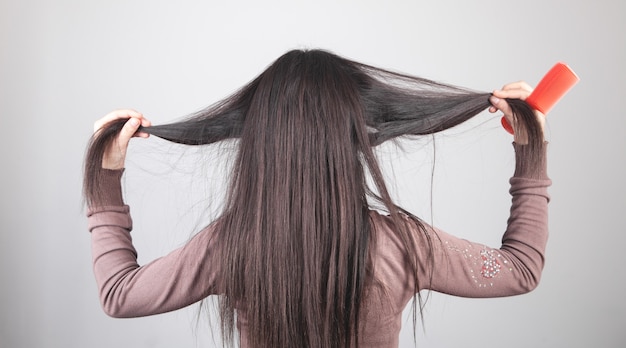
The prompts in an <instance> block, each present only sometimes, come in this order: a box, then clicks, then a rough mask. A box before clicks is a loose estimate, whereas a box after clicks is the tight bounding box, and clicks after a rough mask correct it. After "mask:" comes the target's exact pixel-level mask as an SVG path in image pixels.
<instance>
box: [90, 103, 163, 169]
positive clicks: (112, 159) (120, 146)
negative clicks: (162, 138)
mask: <svg viewBox="0 0 626 348" xmlns="http://www.w3.org/2000/svg"><path fill="white" fill-rule="evenodd" d="M119 119H126V120H127V121H126V123H125V124H124V127H123V128H122V130H121V132H120V134H119V136H118V137H117V139H115V141H114V142H113V143H112V144H111V145H110V146H109V148H107V149H106V150H105V152H104V155H103V157H102V168H105V169H122V168H124V162H125V160H126V149H127V148H128V142H129V141H130V138H132V137H142V138H147V137H148V136H149V135H148V133H145V132H137V130H138V129H139V126H144V127H149V126H150V125H151V124H150V121H149V120H148V119H146V118H145V117H143V115H142V114H141V113H140V112H137V111H135V110H130V109H123V110H115V111H112V112H110V113H108V114H107V115H105V116H104V117H102V118H101V119H99V120H98V121H96V122H95V123H94V126H93V129H94V133H97V132H98V131H99V130H100V129H101V128H102V127H103V126H104V125H106V124H107V123H109V122H112V121H115V120H119Z"/></svg>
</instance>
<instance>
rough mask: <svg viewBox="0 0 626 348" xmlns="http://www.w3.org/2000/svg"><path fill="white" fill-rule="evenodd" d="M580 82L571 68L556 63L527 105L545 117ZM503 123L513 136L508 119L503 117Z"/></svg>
mask: <svg viewBox="0 0 626 348" xmlns="http://www.w3.org/2000/svg"><path fill="white" fill-rule="evenodd" d="M579 80H580V78H578V76H577V75H576V73H574V71H573V70H572V69H570V67H569V66H567V65H566V64H564V63H560V62H559V63H556V64H555V65H554V66H553V67H552V69H550V71H548V73H547V74H546V75H545V76H544V77H543V78H542V79H541V81H539V84H537V87H535V89H534V90H533V92H532V93H531V94H530V95H529V96H528V98H526V103H528V105H530V106H531V107H532V108H533V109H535V110H537V111H539V112H541V113H543V114H544V115H545V114H547V113H548V112H549V111H550V109H552V107H553V106H554V105H555V104H556V103H557V102H558V101H559V100H560V99H561V98H562V97H563V96H564V95H565V94H566V93H567V91H569V90H570V88H572V87H574V85H575V84H576V83H578V81H579ZM501 122H502V126H503V127H504V129H506V130H507V131H508V132H509V133H511V134H513V127H511V125H510V124H509V123H508V122H507V120H506V118H504V117H502V120H501Z"/></svg>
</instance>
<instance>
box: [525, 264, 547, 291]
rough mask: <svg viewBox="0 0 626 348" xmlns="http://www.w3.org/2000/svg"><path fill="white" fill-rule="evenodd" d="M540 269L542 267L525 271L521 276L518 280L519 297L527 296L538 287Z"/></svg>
mask: <svg viewBox="0 0 626 348" xmlns="http://www.w3.org/2000/svg"><path fill="white" fill-rule="evenodd" d="M542 268H543V267H541V266H538V267H532V268H527V269H525V271H524V272H523V276H522V277H521V278H520V284H519V285H520V287H519V289H520V295H521V294H527V293H529V292H531V291H533V290H535V289H537V287H539V283H540V282H541V272H542Z"/></svg>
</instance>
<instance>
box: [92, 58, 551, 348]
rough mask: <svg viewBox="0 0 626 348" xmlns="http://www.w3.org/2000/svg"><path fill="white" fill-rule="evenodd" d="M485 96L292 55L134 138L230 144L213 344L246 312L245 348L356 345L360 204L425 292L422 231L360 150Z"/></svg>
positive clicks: (465, 112) (524, 115) (455, 119)
mask: <svg viewBox="0 0 626 348" xmlns="http://www.w3.org/2000/svg"><path fill="white" fill-rule="evenodd" d="M489 96H490V94H489V93H481V92H475V91H470V90H466V89H463V88H459V87H454V86H450V85H445V84H441V83H437V82H434V81H431V80H427V79H422V78H417V77H412V76H407V75H404V74H399V73H395V72H391V71H387V70H383V69H379V68H375V67H372V66H369V65H365V64H361V63H357V62H354V61H351V60H348V59H345V58H342V57H339V56H337V55H334V54H332V53H330V52H327V51H322V50H293V51H290V52H287V53H286V54H284V55H283V56H281V57H280V58H278V59H277V60H276V61H275V62H274V63H273V64H271V65H270V66H269V67H268V68H267V69H266V70H265V71H264V72H263V73H262V74H261V75H259V76H258V77H257V78H256V79H254V80H253V81H251V82H250V83H249V84H247V85H245V86H244V87H243V88H241V89H240V90H239V91H238V92H236V93H234V94H233V95H232V96H230V97H228V98H226V99H224V100H223V101H221V102H219V103H217V104H215V105H213V106H211V107H209V108H207V109H205V110H202V111H200V112H198V113H196V114H194V115H192V116H190V117H188V118H186V119H184V120H183V121H181V122H176V123H172V124H168V125H160V126H153V127H148V128H143V129H142V131H144V132H148V133H150V134H153V135H156V136H158V137H161V138H164V139H167V140H170V141H173V142H176V143H181V144H188V145H204V144H211V143H215V142H219V141H222V140H225V139H237V141H238V153H237V159H236V160H235V162H234V167H233V170H232V180H231V183H230V187H229V189H228V194H227V201H226V206H225V209H224V211H223V213H222V215H221V217H220V218H219V219H218V223H217V225H216V226H217V234H216V238H218V239H219V245H220V247H221V251H220V255H219V258H216V262H218V267H219V269H220V272H221V275H222V276H221V284H219V286H218V288H219V289H221V291H222V295H221V297H220V313H221V322H222V333H223V335H224V337H225V338H226V341H227V342H231V343H232V342H233V338H234V335H233V333H234V332H235V320H236V313H245V315H246V317H247V319H248V322H249V331H248V335H249V336H248V337H247V340H248V342H249V343H250V345H251V346H253V347H355V346H358V339H359V329H360V326H359V318H360V317H361V316H362V313H363V311H364V310H365V309H364V308H363V302H364V301H363V300H364V297H365V296H366V289H367V288H368V286H369V285H371V284H372V283H373V282H376V279H373V277H372V274H373V268H374V267H375V262H374V261H373V260H374V256H375V255H372V250H374V249H375V248H374V243H375V241H376V236H375V233H376V231H375V229H373V228H372V226H371V224H370V221H369V218H368V216H369V215H368V212H369V210H370V209H371V206H372V204H376V205H377V206H379V207H382V208H384V209H385V210H386V211H387V212H388V214H389V215H390V216H391V219H392V221H393V224H394V225H395V229H394V233H396V234H397V235H398V236H399V237H400V239H401V240H402V241H403V243H404V249H405V257H406V260H407V262H408V264H409V265H410V267H411V270H412V274H413V278H414V284H415V286H416V290H417V289H418V288H419V287H420V285H423V284H428V281H429V279H417V278H418V276H417V274H418V270H417V268H418V263H417V257H418V255H417V250H416V246H415V243H414V242H412V241H414V240H415V236H412V235H411V233H410V232H409V230H408V229H407V228H406V224H405V223H403V222H402V221H401V219H402V215H407V216H409V217H410V218H411V219H413V220H414V221H415V223H416V224H417V226H419V227H420V229H421V233H423V234H424V235H425V236H427V238H426V240H427V241H429V243H432V241H431V240H430V237H428V233H427V230H426V226H425V224H424V223H423V222H422V221H421V220H420V219H418V218H417V217H415V216H413V215H412V214H410V213H409V212H406V211H405V210H403V209H402V208H400V207H398V206H396V205H395V204H394V203H393V201H392V199H391V197H390V195H389V193H388V191H387V188H386V186H385V182H384V180H383V175H382V173H381V169H380V168H379V165H378V162H377V159H376V157H375V154H374V152H373V147H375V146H376V145H379V144H381V143H383V142H385V141H387V140H390V139H394V138H397V137H400V136H410V135H426V134H433V133H437V132H440V131H443V130H445V129H448V128H451V127H454V126H456V125H458V124H460V123H462V122H464V121H466V120H468V119H469V118H471V117H473V116H475V115H477V114H478V113H480V112H481V111H483V110H485V109H486V108H487V107H489V106H490V103H489ZM509 103H510V105H511V107H512V109H513V111H514V114H515V115H516V117H517V118H518V119H519V122H520V124H522V125H523V126H525V128H526V131H527V133H529V139H530V144H529V147H530V149H531V150H530V151H527V152H525V154H526V156H528V158H526V159H525V161H536V160H537V158H538V153H539V151H538V149H539V147H540V145H541V142H542V139H543V136H542V134H541V128H540V127H539V125H538V123H537V120H536V118H535V116H534V114H533V111H532V110H531V109H530V107H528V105H527V104H526V103H525V102H523V101H520V100H509ZM121 125H122V121H119V122H117V123H115V124H110V125H108V126H107V127H105V129H104V130H103V131H101V132H99V133H98V135H97V136H95V137H94V138H93V140H92V143H91V144H90V147H89V149H88V153H87V158H86V168H85V172H86V173H85V181H84V192H85V198H86V201H87V203H88V204H89V205H98V204H102V199H103V197H104V195H103V192H102V189H103V188H102V187H101V186H100V185H99V183H100V177H101V174H102V169H101V161H102V153H103V151H104V149H105V148H106V147H107V145H108V144H109V143H110V142H111V141H113V140H114V139H115V137H116V136H117V134H118V132H119V129H120V128H121ZM368 177H369V178H370V179H371V182H372V183H373V185H372V186H370V185H368V183H367V182H368ZM431 256H432V255H431ZM429 257H430V256H429ZM430 272H431V273H432V270H430ZM415 293H416V299H417V302H419V306H420V312H421V305H422V299H421V298H420V297H419V296H420V295H419V293H418V292H417V291H415Z"/></svg>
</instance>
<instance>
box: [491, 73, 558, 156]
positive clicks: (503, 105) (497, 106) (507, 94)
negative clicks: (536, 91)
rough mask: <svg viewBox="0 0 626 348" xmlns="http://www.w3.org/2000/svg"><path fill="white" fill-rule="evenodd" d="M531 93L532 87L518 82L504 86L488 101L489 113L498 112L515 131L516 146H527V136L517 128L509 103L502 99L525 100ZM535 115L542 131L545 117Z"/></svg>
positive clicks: (538, 113)
mask: <svg viewBox="0 0 626 348" xmlns="http://www.w3.org/2000/svg"><path fill="white" fill-rule="evenodd" d="M532 91H533V89H532V87H530V86H529V85H528V84H527V83H526V82H524V81H518V82H513V83H509V84H506V85H504V86H503V87H502V89H499V90H495V91H493V93H492V94H493V95H492V96H491V98H490V99H489V101H490V102H491V105H492V106H491V107H490V108H489V112H491V113H494V112H497V111H498V110H500V111H501V112H502V113H503V114H504V117H505V118H506V120H507V122H508V123H509V124H510V125H511V126H512V127H513V129H514V131H515V132H514V137H515V142H516V143H518V144H528V135H527V134H526V132H525V130H524V129H523V128H519V127H518V126H517V121H516V119H515V115H513V112H512V111H511V107H510V106H509V103H507V102H506V100H504V99H505V98H510V99H521V100H526V98H528V96H529V95H530V94H531V93H532ZM535 115H536V116H537V120H538V121H539V124H540V125H541V129H542V131H543V128H544V125H545V123H546V116H545V115H544V114H542V113H541V112H539V111H536V110H535Z"/></svg>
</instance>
